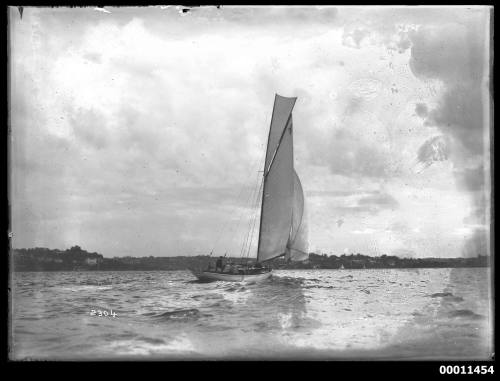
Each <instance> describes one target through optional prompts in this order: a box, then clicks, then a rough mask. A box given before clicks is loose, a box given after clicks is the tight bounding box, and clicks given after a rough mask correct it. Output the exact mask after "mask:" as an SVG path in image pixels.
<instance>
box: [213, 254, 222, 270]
mask: <svg viewBox="0 0 500 381" xmlns="http://www.w3.org/2000/svg"><path fill="white" fill-rule="evenodd" d="M223 268H224V267H223V266H222V256H220V257H219V258H218V259H217V262H215V271H217V270H218V269H220V272H222V269H223Z"/></svg>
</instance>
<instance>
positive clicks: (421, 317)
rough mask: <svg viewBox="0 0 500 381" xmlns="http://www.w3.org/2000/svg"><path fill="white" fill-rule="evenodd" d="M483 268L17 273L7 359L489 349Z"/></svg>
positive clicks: (432, 353)
mask: <svg viewBox="0 0 500 381" xmlns="http://www.w3.org/2000/svg"><path fill="white" fill-rule="evenodd" d="M489 271H490V270H489V269H486V268H475V269H391V270H372V269H369V270H288V271H284V270H282V271H275V273H274V274H275V275H274V276H273V278H272V279H270V280H269V281H267V282H265V283H262V284H253V285H245V284H240V283H225V282H216V283H208V284H207V283H198V282H196V281H195V278H194V277H193V276H192V275H191V274H190V273H189V272H187V271H173V272H168V271H159V272H139V271H136V272H122V271H117V272H47V273H34V272H33V273H15V274H13V280H12V305H11V307H12V308H11V358H13V359H61V360H62V359H67V360H70V359H142V360H143V359H176V360H177V359H240V360H241V359H309V360H313V359H402V360H403V359H447V358H452V359H489V358H490V354H491V353H492V352H493V349H492V346H491V342H492V321H493V316H492V314H491V313H490V310H491V309H490V290H489V289H490V278H489ZM91 310H101V311H104V310H105V311H108V312H109V311H110V310H113V312H115V313H116V317H110V316H108V317H105V316H102V317H99V316H98V315H96V316H91Z"/></svg>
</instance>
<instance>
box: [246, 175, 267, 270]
mask: <svg viewBox="0 0 500 381" xmlns="http://www.w3.org/2000/svg"><path fill="white" fill-rule="evenodd" d="M263 186H264V180H262V181H261V182H260V187H259V191H258V193H257V203H256V204H257V205H255V213H254V218H253V224H252V234H251V235H250V244H249V245H248V252H247V260H248V257H249V256H250V248H251V247H252V242H253V238H254V231H255V223H256V222H257V208H258V206H259V205H258V199H259V197H258V196H259V195H260V193H261V192H262V188H263Z"/></svg>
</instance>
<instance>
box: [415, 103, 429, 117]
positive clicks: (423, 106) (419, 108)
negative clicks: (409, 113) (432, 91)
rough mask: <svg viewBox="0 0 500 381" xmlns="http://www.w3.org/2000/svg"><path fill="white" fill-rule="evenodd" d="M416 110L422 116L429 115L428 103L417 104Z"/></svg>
mask: <svg viewBox="0 0 500 381" xmlns="http://www.w3.org/2000/svg"><path fill="white" fill-rule="evenodd" d="M415 112H416V113H417V115H418V116H419V117H421V118H425V117H426V116H427V115H428V110H427V105H426V104H425V103H417V104H416V106H415Z"/></svg>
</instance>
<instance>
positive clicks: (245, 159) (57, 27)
mask: <svg viewBox="0 0 500 381" xmlns="http://www.w3.org/2000/svg"><path fill="white" fill-rule="evenodd" d="M107 9H108V10H109V11H110V12H111V13H110V14H104V13H102V12H96V11H94V10H93V9H92V8H86V9H85V8H84V9H69V8H51V9H48V8H47V9H45V8H26V9H25V13H24V15H23V20H22V22H20V20H18V19H19V17H18V14H15V15H16V16H17V17H15V18H14V17H13V18H12V21H13V22H12V24H11V25H10V26H11V28H12V29H11V32H12V33H11V34H10V35H11V46H12V54H11V60H12V65H11V77H10V80H11V85H12V86H11V94H10V96H11V102H10V107H11V114H12V118H11V128H12V131H13V134H12V146H11V148H12V162H11V168H12V169H13V170H12V172H13V181H12V189H13V192H12V199H13V221H14V228H15V236H16V241H15V244H18V245H22V246H33V245H37V246H44V245H45V246H50V247H62V246H64V245H70V246H72V245H74V244H79V245H80V246H82V247H84V248H88V249H89V250H91V251H100V252H102V253H103V254H105V255H110V256H112V255H123V253H127V254H129V255H130V254H131V255H134V254H135V255H173V254H176V253H186V254H192V253H194V252H195V251H197V250H204V248H207V247H209V246H210V245H211V244H212V242H213V237H214V235H215V233H217V232H218V231H219V230H220V229H222V225H224V224H226V223H227V222H228V221H229V222H230V226H231V228H232V229H233V233H232V234H230V236H231V238H234V242H233V245H232V248H233V249H235V250H237V249H238V248H239V247H240V246H241V242H238V237H240V236H242V237H243V236H244V234H243V233H244V230H245V223H246V222H248V220H249V217H250V216H251V213H252V209H251V208H249V207H248V205H249V204H251V203H250V202H247V201H248V200H250V199H251V195H252V191H253V190H254V189H255V187H256V184H258V181H259V180H260V179H261V177H260V176H261V174H259V173H258V171H259V170H261V167H262V165H261V164H260V163H261V162H260V160H261V159H263V158H262V156H263V154H264V148H265V142H266V137H267V133H268V127H269V122H270V117H271V110H272V102H273V97H274V94H275V93H279V94H282V95H287V96H297V97H298V101H297V104H296V108H295V111H294V149H295V151H294V158H295V165H296V169H297V171H298V173H299V175H300V176H301V180H302V183H303V187H304V190H305V193H306V196H307V199H308V202H310V206H311V208H310V216H311V221H312V225H311V235H312V238H311V242H312V244H313V246H317V247H321V246H325V247H326V248H327V250H330V249H331V248H338V247H346V246H348V247H352V239H353V236H352V235H351V234H350V233H349V232H350V231H352V230H353V229H356V230H359V231H363V230H364V227H361V226H362V225H363V224H365V223H367V220H369V221H371V222H372V223H370V226H379V224H382V226H384V224H386V223H387V219H389V220H391V221H392V220H403V219H404V218H405V217H408V216H409V215H410V214H411V217H412V218H413V217H415V216H414V214H415V215H416V217H418V216H424V217H426V218H427V217H428V216H433V214H432V213H434V212H435V213H436V214H439V213H443V211H448V209H446V207H447V206H448V204H446V205H443V204H440V201H441V199H442V198H443V197H442V196H443V194H445V195H446V194H450V200H451V201H449V202H453V203H455V204H453V205H458V206H459V207H456V208H455V209H454V210H456V211H457V212H456V215H455V214H453V215H452V216H451V217H446V222H447V223H446V224H443V223H442V220H438V221H433V222H432V223H430V224H431V225H432V227H433V229H434V230H436V232H439V233H441V232H442V231H443V227H442V225H446V228H448V227H449V225H451V224H452V223H454V222H455V220H459V221H460V223H462V222H463V221H465V220H464V217H465V215H464V214H465V213H469V211H470V214H471V216H476V215H480V214H481V212H480V210H479V208H480V207H481V205H482V204H480V203H477V205H476V206H478V208H477V209H476V210H474V208H468V205H466V203H465V202H463V199H462V198H460V194H461V193H464V192H472V193H474V192H475V193H477V195H478V197H479V194H480V188H481V186H482V185H481V183H480V182H479V178H477V176H479V172H478V171H479V169H478V168H479V164H480V161H478V160H472V159H471V157H472V156H481V155H480V151H481V146H480V142H479V141H478V140H477V139H476V138H477V136H476V135H474V138H471V137H469V136H468V135H467V134H466V133H465V132H464V131H466V129H465V128H463V124H464V123H473V122H474V121H475V120H476V119H475V116H471V117H470V118H471V119H470V120H465V122H464V121H463V120H462V116H457V119H456V120H454V121H453V124H450V126H447V123H448V120H450V119H451V118H452V117H453V115H451V112H452V110H453V107H454V105H456V104H457V103H458V104H461V105H462V107H463V108H467V107H470V108H467V109H466V111H467V112H470V113H472V114H477V112H478V109H477V106H474V105H465V104H464V100H463V98H461V96H458V95H457V94H451V93H450V94H449V95H446V94H448V92H450V91H451V89H453V88H456V89H459V90H460V91H462V92H463V91H465V90H464V89H462V88H460V87H457V86H458V85H457V83H458V82H459V81H458V79H457V78H458V74H457V73H458V71H460V70H465V69H464V67H466V65H462V66H461V69H459V70H458V71H457V72H456V73H455V74H453V75H448V74H446V73H444V70H445V69H444V68H442V67H441V66H442V65H441V63H437V64H436V63H426V62H425V59H426V57H427V55H428V54H430V50H431V49H430V48H428V47H426V46H427V45H430V46H432V48H435V47H436V46H435V45H432V44H434V43H433V42H431V41H428V40H431V39H435V38H438V39H439V38H441V37H440V35H439V33H434V32H433V33H430V32H429V33H426V32H425V30H426V29H425V28H431V27H435V28H438V29H439V28H440V25H444V24H450V23H452V24H454V23H455V21H454V20H455V18H456V15H457V14H460V13H461V12H455V11H453V10H450V12H448V11H446V12H444V11H443V10H441V11H434V10H426V11H424V12H422V11H421V10H413V11H412V12H406V11H402V10H401V9H399V10H397V11H390V12H381V11H380V10H375V9H368V8H363V9H361V8H359V7H355V8H341V9H336V8H332V7H314V8H304V7H297V8H295V7H292V8H290V7H280V8H275V7H273V8H268V7H245V8H241V7H221V8H220V9H217V8H215V7H208V8H207V7H199V8H196V9H193V10H191V11H190V12H188V13H185V14H183V16H181V14H180V13H179V10H178V9H176V8H175V7H169V8H167V9H159V8H158V7H144V8H126V7H124V8H121V7H117V8H111V7H110V8H107ZM14 10H15V11H16V12H17V9H14ZM431 13H432V15H430V14H431ZM462 13H464V12H463V11H462ZM365 16H366V17H365ZM417 16H418V17H417ZM445 19H446V23H444V22H443V20H445ZM459 19H460V20H461V21H462V20H463V19H464V17H462V18H459ZM465 19H467V17H465ZM353 20H358V21H353ZM415 22H417V24H422V25H424V24H425V25H424V26H425V28H424V26H422V27H416V26H414V25H411V24H415ZM399 24H401V25H399ZM467 25H469V24H467ZM412 31H413V32H412ZM420 32H422V33H423V34H422V36H420V35H419V33H420ZM412 33H413V34H412ZM447 37H449V38H452V37H453V36H452V33H451V32H450V33H448V34H447ZM343 42H346V43H347V45H349V44H350V46H346V45H345V44H343ZM442 42H443V43H445V42H446V41H442ZM422 44H423V45H425V44H427V45H425V46H423V47H419V45H422ZM353 47H355V48H354V49H353ZM414 47H415V51H414V53H415V54H414V57H415V59H417V58H418V60H420V61H418V60H417V61H418V62H415V63H414V64H413V66H412V68H413V69H414V70H415V73H414V74H415V75H416V77H417V78H416V77H415V75H412V72H411V71H410V69H409V66H408V59H410V58H411V55H410V53H412V52H411V51H410V50H408V49H410V48H411V49H413V48H414ZM419 49H420V50H419ZM444 50H446V47H445V48H444ZM399 51H402V52H403V53H401V54H395V53H398V52H399ZM443 54H445V53H443ZM446 54H448V53H446ZM429 59H431V60H432V59H434V58H433V57H431V58H429ZM447 59H450V58H447ZM444 61H446V59H444ZM339 63H342V65H340V64H339ZM467 75H469V77H470V73H469V74H467ZM438 82H439V83H442V84H441V85H440V86H437V88H439V91H441V90H442V91H443V93H442V94H441V93H439V91H438V93H437V94H438V95H439V96H441V95H442V96H443V98H441V99H439V100H440V102H436V99H435V97H436V93H432V92H431V91H430V90H429V89H428V87H429V86H428V84H429V83H432V84H434V83H438ZM471 82H474V80H473V79H470V80H466V81H465V83H464V84H462V86H465V88H468V86H470V83H471ZM396 90H397V91H396ZM477 94H479V93H477ZM445 96H448V98H447V99H446V98H444V97H445ZM460 102H461V103H460ZM415 105H417V106H415ZM419 105H425V107H424V106H419ZM401 110H403V111H404V112H402V111H401ZM415 113H416V114H417V115H416V116H415ZM458 113H459V114H460V113H463V110H462V111H460V110H459V111H458ZM464 117H466V116H464ZM422 119H425V121H426V124H427V125H426V126H422V124H423V123H422ZM472 119H474V120H472ZM421 127H422V128H421ZM476 127H477V126H476ZM440 135H442V136H443V139H444V140H443V141H445V142H446V143H447V145H446V150H449V151H450V152H449V155H448V159H449V160H448V162H451V161H452V160H453V163H455V168H454V169H455V171H456V172H455V174H456V178H457V179H462V180H461V181H463V183H460V184H459V181H458V180H457V185H458V188H457V189H455V188H456V187H455V185H454V184H451V183H450V181H449V175H450V173H451V169H450V168H448V167H446V166H445V165H441V164H442V163H440V164H434V165H433V166H431V168H429V169H428V171H426V172H423V173H421V174H419V176H418V179H417V177H415V176H414V173H412V172H410V171H409V170H408V169H407V167H410V164H409V163H410V162H412V161H414V159H415V156H416V155H419V150H418V148H419V147H420V146H422V142H424V144H423V148H421V152H420V153H421V154H420V156H421V158H422V159H423V160H436V159H438V158H439V157H441V156H439V155H438V156H436V155H435V150H434V148H436V147H437V148H438V151H440V150H441V151H442V152H444V151H445V147H442V144H441V143H440V142H441V140H439V139H437V140H435V141H433V140H432V139H433V138H434V137H436V136H440ZM447 137H452V138H453V139H451V138H450V140H451V141H453V140H456V142H455V143H453V142H451V143H450V145H449V146H448V141H447V140H446V138H447ZM467 139H471V140H470V141H469V140H467ZM483 148H484V146H483ZM441 151H440V152H441ZM452 154H453V155H452ZM465 154H467V155H469V156H467V157H466V159H464V160H463V162H462V161H460V159H461V158H462V159H463V157H464V155H465ZM452 156H453V157H452ZM469 159H470V160H469ZM475 169H477V171H476V172H474V170H475ZM439 170H442V171H444V173H439ZM469 170H470V171H473V173H470V171H469ZM484 171H485V172H486V171H488V169H487V168H486V167H485V169H484ZM439 187H441V188H442V189H440V191H441V192H442V193H438V192H437V190H436V189H437V188H439ZM421 195H422V196H421ZM420 196H421V197H420ZM424 196H425V197H424ZM478 200H479V198H478ZM486 201H487V200H486V199H485V201H484V202H486ZM415 205H417V206H415ZM403 208H404V210H403ZM417 208H418V211H417V212H415V213H413V211H415V210H417ZM469 209H470V210H469ZM409 211H411V212H409ZM431 212H432V213H431ZM448 215H449V213H448ZM416 217H415V219H416ZM238 220H241V224H240V225H239V227H238V226H237V223H236V222H237V221H238ZM341 220H342V221H345V222H344V223H343V225H341V224H340V223H338V221H341ZM448 222H449V223H448ZM464 223H473V221H469V220H467V222H464ZM416 224H417V222H415V225H412V226H416ZM340 225H341V226H342V229H338V227H340ZM347 227H348V228H347ZM453 228H455V226H453ZM410 232H411V230H410ZM402 234H406V235H407V236H410V233H408V232H406V233H402ZM436 234H437V233H436ZM443 236H444V235H443ZM332 237H333V238H334V239H332ZM355 238H357V241H356V245H357V246H356V247H359V249H357V248H355V250H360V252H361V251H362V250H364V249H365V248H366V247H367V248H368V249H367V250H371V249H370V246H366V247H365V246H363V245H364V243H363V242H362V239H363V238H364V237H363V236H357V237H355ZM359 238H361V239H359ZM412 239H413V238H412ZM446 239H447V238H441V240H443V241H445V240H446ZM412 242H413V241H412ZM446 242H448V241H446ZM384 244H385V245H386V246H385V247H384V250H385V249H386V248H389V249H391V248H397V247H399V246H400V241H398V242H392V241H390V240H387V241H386V242H384ZM398 245H399V246H398ZM443 245H444V244H443ZM230 246H231V245H230ZM412 249H413V247H412ZM427 252H431V250H428V251H427ZM449 252H450V250H448V252H447V253H446V254H443V255H448V254H449Z"/></svg>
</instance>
